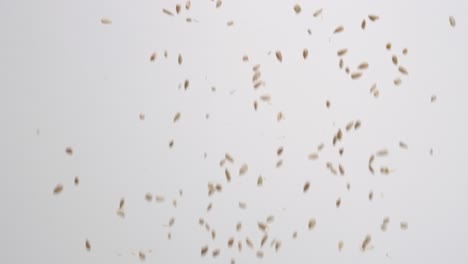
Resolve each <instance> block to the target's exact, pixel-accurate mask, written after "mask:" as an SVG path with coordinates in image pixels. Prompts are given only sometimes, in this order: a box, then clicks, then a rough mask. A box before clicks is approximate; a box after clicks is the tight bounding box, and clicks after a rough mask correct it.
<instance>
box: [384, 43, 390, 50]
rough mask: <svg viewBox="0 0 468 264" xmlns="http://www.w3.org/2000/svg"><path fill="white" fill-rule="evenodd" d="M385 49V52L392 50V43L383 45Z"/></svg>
mask: <svg viewBox="0 0 468 264" xmlns="http://www.w3.org/2000/svg"><path fill="white" fill-rule="evenodd" d="M385 48H386V49H387V50H391V49H392V43H390V42H389V43H387V45H385Z"/></svg>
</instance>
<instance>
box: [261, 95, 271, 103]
mask: <svg viewBox="0 0 468 264" xmlns="http://www.w3.org/2000/svg"><path fill="white" fill-rule="evenodd" d="M260 100H262V101H264V102H269V101H270V100H271V97H270V95H269V94H264V95H261V96H260Z"/></svg>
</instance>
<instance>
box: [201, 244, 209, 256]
mask: <svg viewBox="0 0 468 264" xmlns="http://www.w3.org/2000/svg"><path fill="white" fill-rule="evenodd" d="M207 252H208V246H203V247H202V248H201V250H200V253H201V255H202V256H205V255H206V253H207Z"/></svg>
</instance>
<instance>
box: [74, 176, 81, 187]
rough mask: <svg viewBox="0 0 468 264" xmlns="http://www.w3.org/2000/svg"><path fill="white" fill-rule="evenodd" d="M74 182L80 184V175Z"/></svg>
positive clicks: (76, 184)
mask: <svg viewBox="0 0 468 264" xmlns="http://www.w3.org/2000/svg"><path fill="white" fill-rule="evenodd" d="M74 183H75V186H78V184H80V178H78V176H76V177H75V180H74Z"/></svg>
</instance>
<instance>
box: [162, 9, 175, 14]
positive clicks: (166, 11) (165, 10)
mask: <svg viewBox="0 0 468 264" xmlns="http://www.w3.org/2000/svg"><path fill="white" fill-rule="evenodd" d="M162 11H163V13H164V14H166V15H168V16H174V14H173V13H172V12H171V11H169V10H167V9H165V8H163V10H162Z"/></svg>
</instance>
